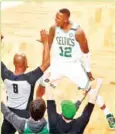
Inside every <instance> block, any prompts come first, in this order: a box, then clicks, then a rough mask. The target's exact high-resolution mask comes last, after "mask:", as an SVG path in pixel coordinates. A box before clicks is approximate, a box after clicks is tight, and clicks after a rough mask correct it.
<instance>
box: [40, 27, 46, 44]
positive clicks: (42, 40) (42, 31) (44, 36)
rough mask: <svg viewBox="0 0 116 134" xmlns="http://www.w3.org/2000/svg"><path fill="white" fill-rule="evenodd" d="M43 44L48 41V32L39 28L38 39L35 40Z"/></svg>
mask: <svg viewBox="0 0 116 134" xmlns="http://www.w3.org/2000/svg"><path fill="white" fill-rule="evenodd" d="M37 41H39V42H41V43H43V44H46V43H48V32H47V31H46V30H44V29H43V30H41V31H40V40H37Z"/></svg>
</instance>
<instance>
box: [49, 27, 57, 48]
mask: <svg viewBox="0 0 116 134" xmlns="http://www.w3.org/2000/svg"><path fill="white" fill-rule="evenodd" d="M54 36H55V26H51V27H50V30H49V38H48V44H49V47H50V49H51V46H52V43H53V39H54Z"/></svg>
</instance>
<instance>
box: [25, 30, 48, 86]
mask: <svg viewBox="0 0 116 134" xmlns="http://www.w3.org/2000/svg"><path fill="white" fill-rule="evenodd" d="M40 35H41V42H42V44H43V56H42V64H41V65H40V67H37V68H36V69H35V70H33V71H31V72H29V73H27V74H26V76H27V79H28V81H29V83H31V84H34V83H35V82H36V81H37V80H38V79H39V78H40V77H41V76H42V75H43V73H44V71H45V70H46V69H47V68H48V67H49V65H50V50H49V45H48V35H47V33H46V31H45V30H42V31H41V33H40Z"/></svg>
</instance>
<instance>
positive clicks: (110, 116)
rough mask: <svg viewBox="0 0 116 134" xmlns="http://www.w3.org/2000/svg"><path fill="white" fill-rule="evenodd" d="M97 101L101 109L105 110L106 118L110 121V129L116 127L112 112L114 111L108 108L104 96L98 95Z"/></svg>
mask: <svg viewBox="0 0 116 134" xmlns="http://www.w3.org/2000/svg"><path fill="white" fill-rule="evenodd" d="M96 103H97V104H98V106H99V107H100V109H101V110H102V111H103V112H104V114H105V116H106V119H107V121H108V124H109V128H110V129H116V124H115V123H116V122H115V118H114V116H113V114H112V112H111V111H110V110H109V109H108V107H107V106H106V104H105V102H104V100H103V98H102V96H100V95H99V96H98V97H97V100H96Z"/></svg>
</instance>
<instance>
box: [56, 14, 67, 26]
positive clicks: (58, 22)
mask: <svg viewBox="0 0 116 134" xmlns="http://www.w3.org/2000/svg"><path fill="white" fill-rule="evenodd" d="M64 23H65V15H64V14H62V13H60V12H58V13H57V14H56V18H55V24H56V26H58V27H62V26H63V25H64Z"/></svg>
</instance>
